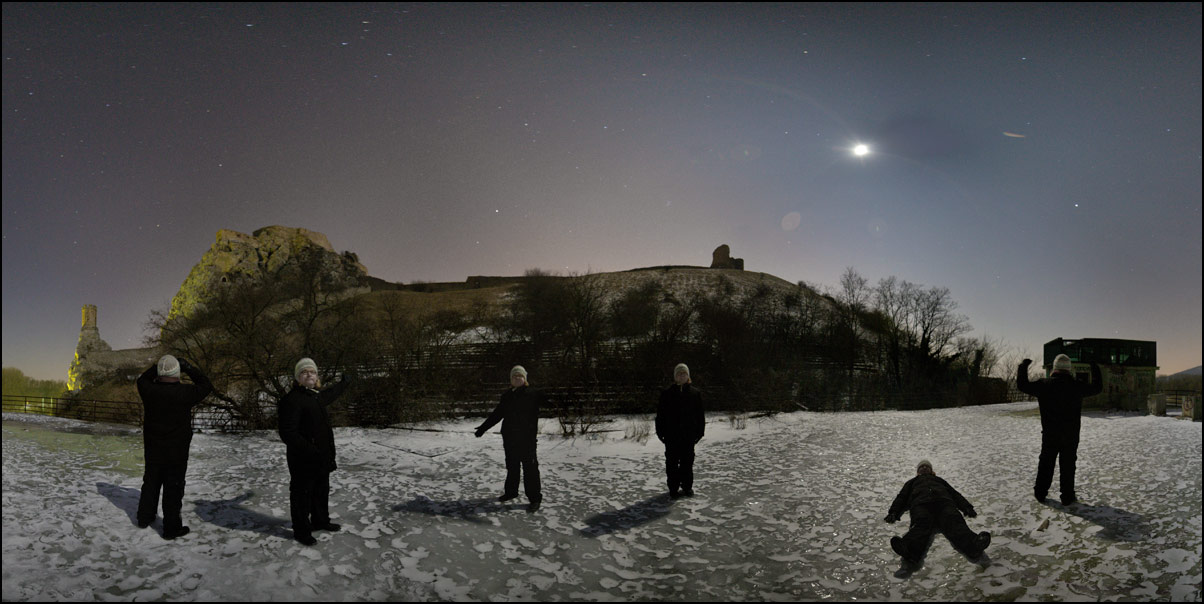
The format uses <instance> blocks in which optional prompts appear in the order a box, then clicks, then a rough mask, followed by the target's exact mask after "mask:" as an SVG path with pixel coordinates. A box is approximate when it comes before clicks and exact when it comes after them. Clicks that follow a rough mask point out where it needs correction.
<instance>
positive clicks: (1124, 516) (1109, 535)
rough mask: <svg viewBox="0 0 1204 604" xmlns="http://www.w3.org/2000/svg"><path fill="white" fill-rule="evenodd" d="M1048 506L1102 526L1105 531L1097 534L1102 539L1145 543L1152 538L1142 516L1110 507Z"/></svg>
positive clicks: (1052, 503) (1148, 526)
mask: <svg viewBox="0 0 1204 604" xmlns="http://www.w3.org/2000/svg"><path fill="white" fill-rule="evenodd" d="M1046 505H1049V506H1050V507H1053V508H1060V509H1062V511H1064V512H1066V513H1067V514H1071V515H1073V516H1078V517H1079V518H1082V519H1084V520H1087V521H1090V522H1093V523H1095V524H1098V525H1100V526H1101V527H1103V529H1104V530H1102V531H1100V532H1098V533H1096V534H1095V536H1096V537H1099V538H1100V539H1107V540H1108V541H1128V542H1133V541H1144V540H1146V539H1147V538H1149V536H1150V525H1149V523H1148V522H1146V519H1145V518H1144V517H1142V516H1141V515H1140V514H1134V513H1133V512H1129V511H1125V510H1121V509H1117V508H1114V507H1112V506H1108V505H1089V504H1086V503H1072V504H1070V505H1068V506H1067V505H1061V504H1058V503H1054V502H1052V501H1050V502H1047V504H1046Z"/></svg>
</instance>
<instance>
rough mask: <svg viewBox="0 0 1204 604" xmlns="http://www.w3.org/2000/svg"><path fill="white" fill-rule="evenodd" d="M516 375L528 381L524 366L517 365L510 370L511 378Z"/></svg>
mask: <svg viewBox="0 0 1204 604" xmlns="http://www.w3.org/2000/svg"><path fill="white" fill-rule="evenodd" d="M516 375H521V376H523V380H524V381H525V380H526V379H527V370H526V369H523V366H522V365H515V366H514V367H512V368H511V369H510V377H514V376H516Z"/></svg>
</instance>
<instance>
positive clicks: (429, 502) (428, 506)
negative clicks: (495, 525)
mask: <svg viewBox="0 0 1204 604" xmlns="http://www.w3.org/2000/svg"><path fill="white" fill-rule="evenodd" d="M525 507H526V506H525V505H524V504H521V503H520V504H511V505H503V504H502V503H499V502H498V500H497V499H495V498H492V497H486V498H483V499H466V500H465V499H461V500H457V501H435V500H433V499H431V498H429V497H425V496H423V495H419V496H417V497H415V498H413V499H411V500H409V501H407V502H405V503H399V504H397V505H394V506H393V511H394V512H417V513H419V514H426V515H428V516H447V517H449V518H459V519H461V520H467V521H469V522H478V523H479V522H484V521H483V520H482V519H481V518H479V516H481V515H484V514H489V513H492V512H505V511H508V510H515V509H522V508H525Z"/></svg>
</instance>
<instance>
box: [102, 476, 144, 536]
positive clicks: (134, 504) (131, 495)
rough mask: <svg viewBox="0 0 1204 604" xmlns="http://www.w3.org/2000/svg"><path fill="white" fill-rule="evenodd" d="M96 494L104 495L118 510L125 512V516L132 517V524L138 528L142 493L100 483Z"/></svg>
mask: <svg viewBox="0 0 1204 604" xmlns="http://www.w3.org/2000/svg"><path fill="white" fill-rule="evenodd" d="M96 492H97V493H100V494H101V495H104V496H105V499H108V500H109V502H110V503H112V504H113V505H114V506H117V509H119V510H121V511H123V512H125V515H126V516H129V517H130V524H132V525H134V526H138V500H139V499H140V498H142V491H140V490H138V489H131V488H129V487H119V486H117V485H115V484H109V483H107V482H98V483H96Z"/></svg>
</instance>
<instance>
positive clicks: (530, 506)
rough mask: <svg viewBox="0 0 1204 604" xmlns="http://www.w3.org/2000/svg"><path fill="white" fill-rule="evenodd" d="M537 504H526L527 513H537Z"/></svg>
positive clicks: (535, 502)
mask: <svg viewBox="0 0 1204 604" xmlns="http://www.w3.org/2000/svg"><path fill="white" fill-rule="evenodd" d="M539 504H540V502H539V501H532V502H531V503H529V504H527V513H528V514H534V513H535V512H538V511H539Z"/></svg>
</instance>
